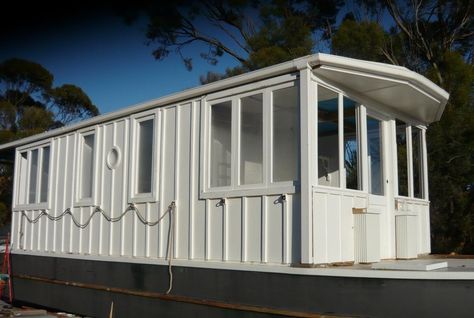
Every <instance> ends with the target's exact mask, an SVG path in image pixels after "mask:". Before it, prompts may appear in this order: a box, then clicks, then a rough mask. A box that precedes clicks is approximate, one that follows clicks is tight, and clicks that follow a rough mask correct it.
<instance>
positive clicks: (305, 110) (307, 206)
mask: <svg viewBox="0 0 474 318" xmlns="http://www.w3.org/2000/svg"><path fill="white" fill-rule="evenodd" d="M298 70H299V72H300V154H301V157H300V184H301V186H300V189H301V263H302V264H312V263H313V204H312V199H313V198H312V197H313V195H312V193H313V184H314V180H315V175H316V174H315V171H317V170H316V165H317V158H316V140H317V139H316V127H317V120H315V119H316V117H315V116H316V111H315V110H316V100H315V85H314V83H312V80H311V67H310V66H309V65H308V64H307V63H304V65H301V66H300V67H298Z"/></svg>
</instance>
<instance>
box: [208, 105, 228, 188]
mask: <svg viewBox="0 0 474 318" xmlns="http://www.w3.org/2000/svg"><path fill="white" fill-rule="evenodd" d="M210 144H211V162H210V169H211V171H210V172H211V180H210V181H211V182H210V185H211V187H222V186H230V182H231V149H232V148H231V147H232V102H231V101H226V102H222V103H219V104H215V105H212V106H211V143H210Z"/></svg>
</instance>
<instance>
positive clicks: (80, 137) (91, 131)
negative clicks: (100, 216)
mask: <svg viewBox="0 0 474 318" xmlns="http://www.w3.org/2000/svg"><path fill="white" fill-rule="evenodd" d="M90 135H94V154H93V164H92V191H91V193H92V195H91V197H88V198H81V192H82V166H83V144H84V137H86V136H90ZM76 138H77V139H76V140H77V142H76V154H77V160H76V163H75V168H74V170H75V182H74V186H75V191H74V206H76V207H85V206H95V205H97V174H98V173H97V172H98V164H99V140H100V138H99V136H98V129H97V127H93V128H90V127H88V128H86V129H82V130H79V131H77V132H76Z"/></svg>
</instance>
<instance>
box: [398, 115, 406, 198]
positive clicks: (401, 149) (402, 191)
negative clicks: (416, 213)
mask: <svg viewBox="0 0 474 318" xmlns="http://www.w3.org/2000/svg"><path fill="white" fill-rule="evenodd" d="M396 130H397V137H396V139H397V169H398V195H402V196H406V197H407V196H408V161H407V160H408V154H407V125H406V124H405V123H404V122H402V121H400V120H397V121H396Z"/></svg>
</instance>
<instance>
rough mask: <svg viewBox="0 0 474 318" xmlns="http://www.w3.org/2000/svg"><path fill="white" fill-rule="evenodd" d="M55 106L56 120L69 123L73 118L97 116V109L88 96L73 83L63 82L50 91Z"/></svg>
mask: <svg viewBox="0 0 474 318" xmlns="http://www.w3.org/2000/svg"><path fill="white" fill-rule="evenodd" d="M50 95H51V98H52V99H53V100H54V103H55V105H56V108H57V113H56V120H59V121H60V122H62V123H69V122H71V121H74V120H78V119H84V118H89V117H93V116H97V115H98V114H99V110H98V109H97V107H96V106H95V105H94V104H92V102H91V100H90V98H89V96H87V95H86V93H84V91H83V90H82V89H81V88H80V87H77V86H75V85H71V84H64V85H62V86H60V87H57V88H54V89H53V90H51V92H50Z"/></svg>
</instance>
